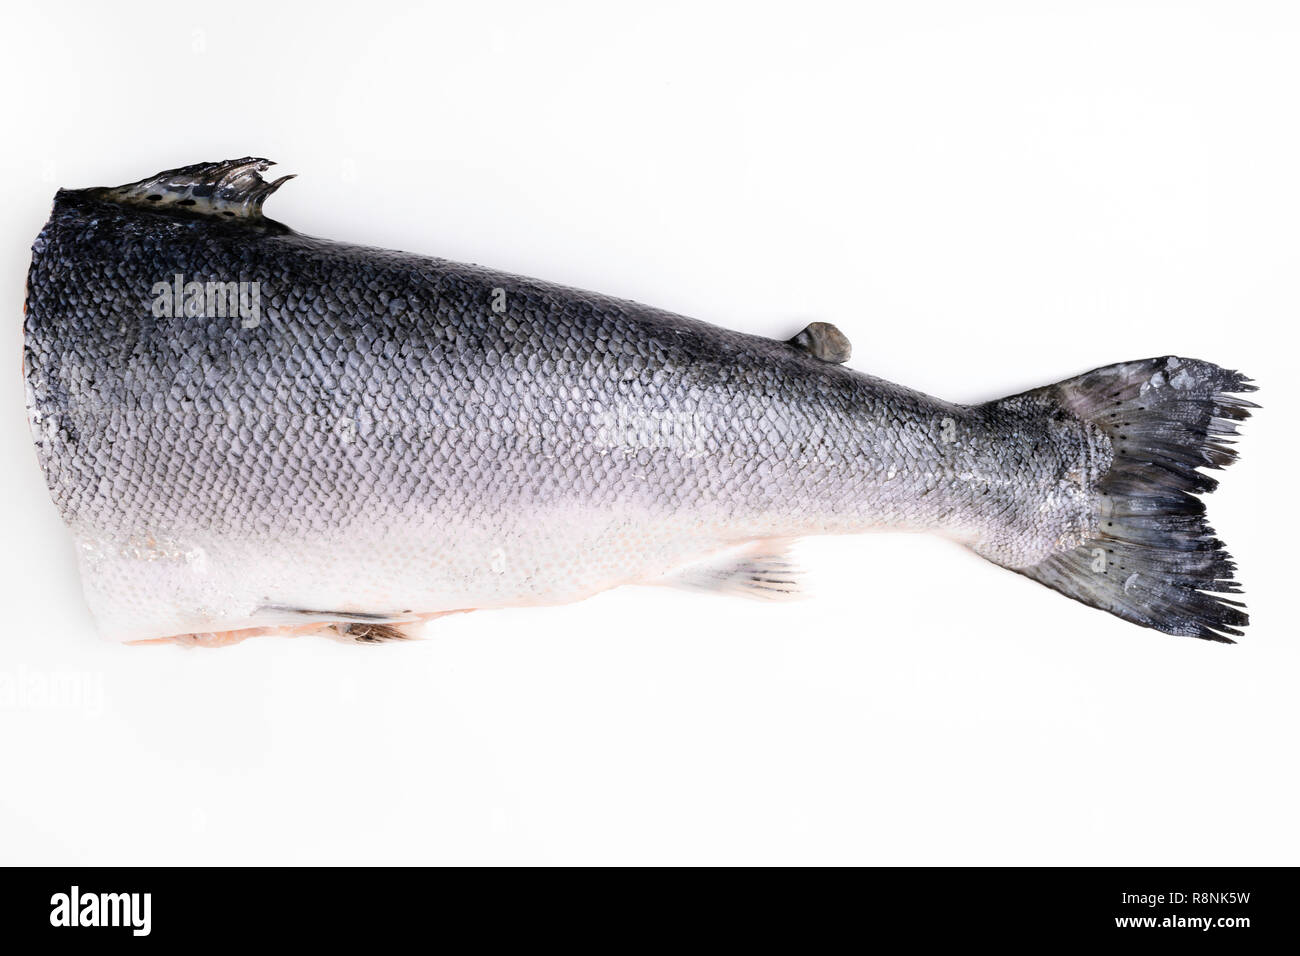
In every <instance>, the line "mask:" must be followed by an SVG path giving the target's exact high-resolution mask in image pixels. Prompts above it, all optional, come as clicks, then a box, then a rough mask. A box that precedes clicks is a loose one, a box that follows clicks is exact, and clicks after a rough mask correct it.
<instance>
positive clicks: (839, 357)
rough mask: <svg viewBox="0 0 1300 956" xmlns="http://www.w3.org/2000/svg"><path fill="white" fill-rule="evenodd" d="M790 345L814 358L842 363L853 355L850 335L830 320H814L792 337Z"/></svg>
mask: <svg viewBox="0 0 1300 956" xmlns="http://www.w3.org/2000/svg"><path fill="white" fill-rule="evenodd" d="M789 344H790V345H793V346H794V347H795V348H797V349H799V350H800V351H803V352H807V353H808V354H809V355H811V356H812V357H813V358H816V359H821V360H822V361H823V362H830V363H832V364H834V365H842V364H843V363H845V362H847V361H848V360H849V358H850V357H852V355H853V346H852V345H850V344H849V339H848V336H846V335H845V334H844V333H843V332H841V331H840V330H839V329H837V328H836V327H835V326H833V325H831V324H830V323H829V322H814V323H812V324H811V325H809V326H808V327H807V328H805V329H804V330H803V331H802V332H800V333H799V334H798V335H796V336H795V337H794V338H792V339H790V341H789Z"/></svg>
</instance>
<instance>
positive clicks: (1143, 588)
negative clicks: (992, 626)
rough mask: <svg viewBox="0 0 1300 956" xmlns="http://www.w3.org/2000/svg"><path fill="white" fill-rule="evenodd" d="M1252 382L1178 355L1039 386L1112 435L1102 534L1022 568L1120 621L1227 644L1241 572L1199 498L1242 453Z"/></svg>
mask: <svg viewBox="0 0 1300 956" xmlns="http://www.w3.org/2000/svg"><path fill="white" fill-rule="evenodd" d="M1249 383H1250V379H1248V378H1246V377H1245V376H1243V375H1241V374H1239V373H1237V372H1233V371H1229V370H1227V369H1223V368H1220V367H1219V366H1217V365H1212V364H1210V363H1209V362H1202V361H1198V360H1196V359H1184V358H1177V357H1174V356H1166V357H1164V358H1154V359H1144V360H1142V361H1137V362H1123V363H1121V364H1119V365H1110V366H1107V367H1105V368H1099V369H1095V370H1094V371H1091V372H1088V373H1086V374H1084V375H1080V376H1079V377H1077V378H1072V379H1068V380H1067V381H1064V382H1060V383H1058V384H1056V385H1049V386H1047V388H1045V389H1040V390H1039V392H1040V393H1047V394H1049V395H1050V396H1051V397H1052V398H1054V399H1055V401H1057V402H1059V403H1060V405H1062V406H1064V407H1065V408H1067V409H1068V410H1070V411H1071V412H1073V413H1074V414H1075V415H1076V416H1077V417H1079V418H1081V419H1084V420H1086V421H1089V422H1092V423H1094V424H1095V425H1097V426H1099V427H1100V428H1101V429H1102V430H1103V431H1104V432H1105V433H1106V435H1107V436H1108V437H1109V439H1110V441H1111V445H1112V449H1113V454H1114V459H1113V461H1112V462H1111V465H1110V468H1109V470H1108V471H1107V472H1106V474H1105V475H1104V476H1103V477H1102V479H1101V483H1100V485H1099V488H1098V490H1099V491H1100V492H1101V504H1100V506H1099V512H1098V515H1097V522H1096V525H1097V532H1096V534H1095V536H1094V537H1093V538H1092V539H1091V540H1089V541H1087V542H1085V543H1084V544H1083V545H1082V546H1080V547H1078V548H1075V549H1074V550H1071V551H1066V552H1061V553H1059V554H1055V555H1053V556H1051V557H1050V558H1047V559H1046V560H1044V561H1042V562H1040V563H1039V564H1036V565H1032V566H1030V567H1026V568H1018V569H1017V570H1018V571H1019V572H1020V573H1021V574H1024V575H1025V576H1027V577H1030V578H1033V579H1034V580H1035V581H1038V582H1040V583H1042V584H1045V585H1047V586H1048V587H1050V588H1054V589H1055V590H1057V591H1060V592H1061V593H1062V594H1065V595H1068V596H1069V597H1072V598H1074V599H1075V600H1078V601H1082V602H1083V603H1084V604H1088V605H1091V606H1092V607H1097V608H1101V609H1102V610H1106V611H1109V612H1111V613H1112V614H1116V615H1118V616H1119V617H1122V618H1124V619H1125V620H1128V621H1132V622H1134V623H1136V624H1141V625H1143V626H1145V627H1151V628H1155V629H1156V630H1159V631H1164V632H1166V633H1168V634H1179V635H1186V636H1189V637H1199V638H1203V639H1205V640H1211V641H1221V642H1224V643H1232V640H1231V638H1230V637H1229V636H1228V635H1235V636H1240V635H1241V633H1242V632H1241V628H1242V627H1244V626H1245V625H1246V623H1247V622H1248V620H1249V618H1248V617H1247V615H1246V612H1245V611H1244V610H1243V607H1244V605H1242V604H1241V603H1240V602H1238V601H1235V600H1230V599H1229V598H1226V597H1222V596H1221V595H1225V594H1238V593H1240V590H1241V588H1240V586H1239V585H1238V584H1237V582H1236V581H1235V580H1234V578H1233V574H1234V572H1235V571H1236V565H1235V564H1234V563H1233V561H1232V558H1231V556H1230V555H1229V554H1228V553H1227V552H1226V551H1225V550H1223V542H1221V541H1220V540H1218V538H1216V537H1215V535H1214V529H1213V528H1211V527H1210V526H1209V524H1208V523H1207V522H1206V520H1205V517H1204V513H1205V505H1204V504H1203V503H1202V502H1201V500H1200V499H1199V498H1197V497H1195V496H1196V495H1197V494H1205V493H1208V492H1211V491H1213V490H1214V489H1215V488H1216V487H1217V485H1218V482H1217V481H1215V479H1213V478H1211V477H1210V476H1209V475H1206V474H1203V473H1202V472H1201V471H1199V470H1198V469H1201V468H1210V469H1219V468H1223V467H1225V466H1227V465H1229V464H1231V463H1232V462H1233V461H1234V460H1235V459H1236V457H1237V455H1236V452H1235V451H1234V450H1233V449H1232V447H1231V446H1232V438H1233V436H1235V435H1236V434H1237V424H1238V423H1239V422H1241V421H1242V420H1243V419H1245V418H1246V417H1247V416H1248V415H1249V414H1250V409H1252V408H1257V407H1258V406H1257V405H1255V404H1254V403H1252V402H1248V401H1246V400H1244V399H1242V398H1238V397H1236V396H1235V395H1234V394H1232V393H1241V392H1252V391H1254V390H1255V386H1253V385H1251V384H1249Z"/></svg>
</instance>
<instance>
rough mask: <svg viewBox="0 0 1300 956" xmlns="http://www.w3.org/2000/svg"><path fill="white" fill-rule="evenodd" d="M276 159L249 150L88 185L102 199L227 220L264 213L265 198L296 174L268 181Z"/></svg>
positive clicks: (252, 216)
mask: <svg viewBox="0 0 1300 956" xmlns="http://www.w3.org/2000/svg"><path fill="white" fill-rule="evenodd" d="M274 165H275V163H274V161H272V160H269V159H262V158H260V157H256V156H245V157H244V158H243V159H227V160H222V161H221V162H216V163H195V164H194V165H192V166H181V167H179V168H177V169H168V170H164V171H163V172H161V173H158V174H157V175H154V176H149V177H146V178H145V179H141V180H139V181H138V182H134V183H127V184H125V185H123V186H104V187H101V188H99V189H92V190H88V192H89V193H90V194H91V195H92V196H93V197H94V198H96V199H101V200H104V201H107V202H115V203H122V204H125V205H130V206H141V207H143V208H146V209H155V210H162V209H166V210H167V211H169V212H185V213H190V214H198V215H204V216H213V217H216V218H219V219H226V220H232V219H233V220H257V219H261V218H262V204H263V203H264V202H266V200H267V197H269V196H270V195H271V194H272V193H274V192H275V191H276V190H277V189H279V188H280V187H281V186H283V185H284V184H285V183H286V182H288V181H289V180H290V179H293V178H294V177H293V175H292V174H290V175H288V176H281V177H280V178H279V179H275V180H272V181H271V182H267V181H266V180H264V179H263V178H262V176H261V173H262V172H263V171H265V170H267V169H269V168H270V167H272V166H274Z"/></svg>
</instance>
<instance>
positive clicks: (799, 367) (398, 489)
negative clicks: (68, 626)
mask: <svg viewBox="0 0 1300 956" xmlns="http://www.w3.org/2000/svg"><path fill="white" fill-rule="evenodd" d="M268 165H270V164H269V163H267V162H266V161H265V160H256V159H247V160H229V161H226V162H223V163H212V164H198V165H195V166H190V167H183V168H181V169H178V170H170V171H167V172H165V173H161V174H159V175H158V176H155V177H150V178H148V179H145V180H141V181H140V182H139V183H134V184H128V185H127V186H122V187H115V188H96V189H85V190H61V191H60V192H59V193H58V195H57V196H56V199H55V204H54V209H53V212H52V214H51V217H50V220H49V222H48V223H47V224H46V226H45V228H44V229H43V230H42V232H41V234H40V236H39V237H38V238H37V240H36V243H35V245H34V246H33V256H32V266H31V271H30V275H29V279H28V297H27V309H26V321H25V348H24V374H25V376H26V380H27V394H28V413H29V418H30V421H31V425H32V433H33V436H34V439H35V442H36V448H37V455H38V459H39V461H40V465H41V468H42V470H43V471H44V474H45V477H46V481H47V484H48V486H49V490H50V494H51V496H52V498H53V501H54V503H55V505H56V506H57V507H58V509H59V512H60V514H61V516H62V517H63V519H64V521H65V522H66V523H67V525H68V526H69V528H70V529H71V531H72V534H73V536H74V538H75V540H76V542H77V552H78V555H79V560H80V564H81V571H82V577H83V583H84V586H85V590H86V594H87V598H88V600H89V603H90V606H91V608H92V610H93V611H94V613H95V616H96V619H97V621H98V623H99V625H100V628H101V630H103V631H104V633H105V634H106V635H107V636H109V637H111V638H113V639H116V640H148V639H156V638H173V639H178V640H191V641H197V642H199V643H220V642H221V640H222V638H221V636H222V635H227V636H230V638H231V639H232V640H233V639H237V638H239V637H242V636H247V635H248V634H251V633H269V632H273V631H275V630H277V629H280V630H293V632H297V629H298V628H300V627H301V626H303V625H317V626H322V627H328V626H332V627H334V629H335V630H336V631H338V632H339V633H344V634H345V635H346V634H347V633H348V632H349V626H350V625H349V624H348V622H349V621H351V622H353V623H355V622H357V621H358V620H359V621H361V622H362V623H361V624H357V626H356V628H354V629H353V630H352V632H351V633H352V634H353V636H354V637H356V636H357V635H364V639H365V640H367V641H373V640H376V639H378V638H377V637H376V635H379V636H384V635H386V634H387V633H388V632H389V631H392V633H394V634H396V633H399V630H398V629H397V628H396V627H394V625H399V624H404V623H407V622H410V621H414V620H417V619H420V618H427V617H434V616H437V615H439V614H442V613H446V612H450V611H456V610H467V609H475V608H493V607H506V606H515V605H531V604H556V603H563V602H566V601H572V600H578V599H580V598H583V597H586V596H589V595H590V594H594V593H596V592H598V591H601V590H605V589H607V588H610V587H615V586H617V585H620V584H627V583H673V584H681V585H683V586H694V587H698V586H708V587H711V588H713V589H715V590H724V591H733V592H738V593H750V594H753V595H755V596H763V597H783V596H789V595H790V594H792V593H794V592H795V591H796V590H797V587H796V586H795V584H794V583H793V581H792V580H791V579H790V574H789V572H788V563H787V562H786V561H785V558H784V555H783V547H784V543H785V542H788V541H789V540H791V539H794V538H798V537H800V536H804V535H811V534H831V533H851V532H859V531H868V530H882V529H901V530H919V531H934V532H938V533H942V534H945V535H948V536H950V537H953V538H955V539H957V540H959V541H961V542H963V543H965V544H967V545H969V546H971V547H972V548H973V549H974V550H975V551H976V552H977V553H979V554H981V555H983V556H984V557H987V558H989V559H990V560H993V561H995V562H996V563H998V564H1001V565H1003V566H1006V567H1009V568H1011V569H1013V570H1017V571H1019V572H1021V573H1024V574H1028V575H1029V576H1031V577H1035V578H1037V579H1039V580H1042V581H1043V583H1046V584H1048V585H1049V586H1052V587H1055V588H1057V589H1058V590H1061V591H1063V592H1065V593H1067V594H1069V595H1070V596H1072V597H1076V598H1078V599H1080V600H1084V601H1086V602H1087V603H1090V604H1093V605H1094V606H1098V607H1102V608H1104V609H1105V610H1109V611H1112V612H1113V613H1116V614H1118V615H1120V616H1121V617H1125V618H1126V619H1128V620H1131V621H1135V622H1136V623H1140V624H1145V625H1147V626H1151V627H1156V628H1158V629H1162V630H1167V631H1170V632H1172V633H1184V634H1192V635H1194V636H1200V637H1212V638H1215V639H1223V633H1221V632H1225V633H1239V632H1238V631H1236V630H1235V627H1236V626H1237V625H1240V624H1242V623H1244V622H1245V615H1244V614H1243V613H1241V612H1240V611H1238V610H1236V609H1235V608H1232V607H1230V606H1228V605H1226V604H1223V603H1222V602H1221V601H1220V600H1218V599H1213V598H1207V597H1205V595H1203V594H1202V593H1201V591H1202V590H1203V589H1206V588H1209V589H1214V590H1220V591H1227V590H1233V589H1235V584H1233V583H1232V582H1231V580H1230V573H1225V572H1230V567H1229V564H1230V562H1228V559H1227V556H1226V555H1224V554H1222V552H1221V551H1219V550H1218V548H1217V542H1215V545H1214V546H1209V545H1208V542H1210V541H1211V540H1212V538H1211V537H1210V535H1211V532H1210V530H1209V528H1208V526H1204V522H1203V521H1202V520H1201V519H1200V518H1199V512H1196V511H1195V506H1196V505H1199V501H1198V500H1197V499H1196V498H1194V497H1192V495H1191V494H1190V492H1193V491H1203V490H1208V488H1206V487H1204V485H1203V484H1202V482H1203V481H1204V480H1206V479H1204V476H1203V475H1201V474H1200V473H1199V472H1198V471H1196V470H1195V469H1196V467H1197V466H1199V465H1205V466H1208V467H1214V466H1217V465H1220V464H1225V463H1226V462H1227V461H1228V460H1230V453H1227V452H1226V451H1225V450H1224V449H1223V447H1222V443H1223V441H1225V439H1224V438H1223V435H1225V434H1229V433H1230V432H1231V427H1232V424H1233V422H1234V421H1236V420H1239V419H1240V418H1242V417H1244V415H1245V409H1246V408H1247V407H1249V405H1250V403H1248V402H1244V401H1242V400H1240V399H1235V398H1232V397H1231V396H1229V395H1228V394H1227V393H1229V392H1234V391H1246V390H1249V389H1250V388H1251V386H1249V385H1247V384H1246V380H1245V379H1244V378H1242V377H1241V376H1239V375H1237V373H1234V372H1228V371H1226V370H1223V369H1220V368H1218V367H1217V366H1214V365H1211V364H1210V363H1204V362H1198V361H1196V360H1190V359H1187V360H1183V359H1176V358H1173V357H1165V358H1161V359H1150V360H1144V362H1141V363H1124V364H1122V365H1119V366H1111V367H1108V369H1101V370H1096V371H1095V372H1092V373H1088V374H1087V375H1085V376H1080V377H1079V378H1078V379H1072V380H1070V381H1068V382H1063V383H1058V384H1057V385H1055V386H1048V387H1046V388H1045V389H1038V390H1035V391H1033V392H1029V393H1025V394H1024V395H1020V396H1013V397H1011V398H1008V399H1002V400H999V401H996V402H990V403H986V404H983V405H977V406H962V405H956V404H952V403H949V402H944V401H941V400H939V399H935V398H931V397H929V396H926V395H922V394H920V393H918V392H915V391H912V390H910V389H907V388H904V387H902V386H899V385H894V384H892V383H889V382H885V381H883V380H881V379H877V378H873V377H871V376H868V375H865V374H862V373H860V372H856V371H853V370H851V369H849V368H848V367H846V366H845V365H844V364H842V363H843V362H844V360H845V359H846V358H847V357H848V354H849V350H848V341H847V339H846V338H845V337H844V336H843V335H842V334H841V333H840V332H839V331H838V330H836V329H835V328H834V327H833V326H829V325H826V324H825V323H814V325H812V326H809V327H808V328H807V329H805V330H804V331H803V332H801V333H799V335H797V336H795V337H794V338H793V339H792V340H790V341H787V342H783V341H775V340H771V339H766V338H762V337H759V336H753V335H746V334H743V333H739V332H734V331H729V330H726V329H722V328H718V327H716V326H712V325H709V324H707V323H704V322H700V321H696V320H693V319H689V318H685V317H682V316H677V315H673V314H671V313H668V312H664V311H661V310H658V309H653V308H650V307H647V306H643V305H639V304H636V303H632V302H627V301H623V300H619V299H615V298H611V297H608V296H603V295H598V294H595V293H590V292H583V291H580V290H575V289H569V288H565V287H562V286H558V285H553V284H550V283H546V282H541V281H538V280H534V279H527V278H523V277H519V276H514V275H509V274H505V273H500V272H495V271H492V270H489V269H485V268H481V267H478V266H472V265H464V264H458V263H453V262H448V261H445V260H442V259H437V258H429V257H423V256H416V255H411V254H407V253H401V252H393V251H388V250H381V249H372V248H365V247H360V246H355V245H348V244H343V243H335V242H330V241H326V240H322V239H316V238H311V237H307V236H303V235H299V234H298V233H296V232H294V231H293V230H291V229H289V228H288V227H286V226H284V225H282V224H280V223H277V222H275V221H273V220H270V219H267V218H265V217H264V216H263V214H262V211H261V204H262V202H263V201H265V199H266V197H267V196H268V195H270V193H271V191H272V190H273V189H274V187H275V186H277V185H278V184H279V183H280V182H282V181H283V180H277V181H276V183H266V182H264V181H263V180H262V178H261V177H260V175H259V173H260V171H262V170H264V169H265V168H266V167H267V166H268ZM178 277H179V278H178ZM189 283H199V284H200V285H201V286H202V287H203V288H204V289H206V284H207V283H222V284H224V283H235V284H239V283H244V284H245V286H246V288H247V289H248V290H249V294H248V295H246V296H244V297H243V298H241V299H240V302H239V309H238V310H237V311H238V314H234V312H235V310H232V309H226V310H225V311H224V312H223V311H222V310H221V309H220V308H216V309H214V308H213V306H214V300H212V299H210V298H207V299H202V298H200V299H199V300H196V299H195V298H194V297H188V298H187V297H186V296H185V295H182V296H180V297H176V296H174V295H172V292H174V291H175V290H181V291H182V292H183V291H184V290H185V288H186V285H187V284H189ZM223 288H224V287H223ZM253 289H255V290H256V293H255V295H254V294H253V292H252V290H253ZM160 290H166V295H168V296H171V297H170V298H168V299H167V302H166V303H164V307H161V308H160V301H161V297H163V296H164V293H163V292H160ZM241 295H243V292H242V291H241ZM233 301H234V300H233V299H230V300H229V301H228V303H227V304H229V303H231V302H233ZM215 304H216V305H220V303H219V302H215ZM213 312H216V313H217V314H210V313H213ZM1170 363H1178V365H1177V368H1178V369H1181V373H1182V376H1183V378H1181V379H1180V378H1177V372H1173V373H1171V374H1172V376H1173V377H1169V376H1166V377H1165V378H1164V379H1162V381H1163V382H1164V385H1163V388H1164V391H1163V392H1161V393H1160V394H1161V399H1162V401H1160V402H1146V404H1145V405H1141V406H1139V402H1140V401H1146V400H1145V399H1141V395H1144V394H1146V391H1150V385H1151V382H1152V381H1153V380H1154V376H1156V375H1164V374H1165V372H1167V371H1169V369H1170V368H1171V366H1170ZM1090 376H1091V377H1090ZM1174 381H1178V382H1179V383H1180V386H1182V387H1179V388H1175V387H1174V386H1173V385H1172V384H1170V383H1172V382H1174ZM1144 384H1145V385H1146V386H1147V389H1146V391H1141V387H1142V385H1144ZM1103 393H1105V394H1104V395H1103ZM1106 398H1109V399H1110V400H1111V402H1112V404H1111V405H1110V406H1109V407H1110V408H1112V409H1113V408H1115V407H1119V408H1120V409H1121V410H1122V412H1123V413H1124V415H1125V416H1128V417H1132V418H1134V419H1136V420H1137V425H1132V424H1128V425H1123V424H1120V423H1117V422H1116V421H1115V420H1113V419H1114V414H1109V413H1107V412H1106V409H1105V407H1103V406H1104V405H1105V401H1104V399H1106ZM1165 399H1168V400H1167V401H1165ZM1115 401H1118V406H1116V405H1115V404H1114V402H1115ZM1126 421H1127V418H1126ZM1125 427H1127V428H1129V430H1130V431H1135V432H1136V433H1138V434H1139V435H1140V437H1141V439H1142V440H1144V441H1146V442H1148V443H1149V444H1148V446H1146V447H1143V448H1140V449H1136V450H1135V451H1133V452H1132V453H1130V452H1129V451H1128V450H1126V449H1127V447H1128V446H1126V445H1124V443H1123V441H1122V440H1121V437H1120V436H1121V434H1122V431H1123V428H1125ZM1125 440H1128V439H1125ZM1225 454H1226V455H1228V456H1229V457H1224V455H1225ZM1143 467H1146V468H1148V469H1149V471H1148V478H1149V481H1148V485H1147V487H1145V488H1141V487H1139V488H1137V490H1134V489H1133V483H1134V481H1139V484H1140V477H1141V469H1142V468H1143ZM1135 475H1137V478H1135V477H1134V476H1135ZM1113 483H1122V485H1123V487H1122V488H1120V487H1119V485H1118V484H1116V486H1115V488H1112V487H1111V484H1113ZM1193 503H1194V504H1193ZM1116 507H1118V508H1119V510H1120V511H1122V512H1123V511H1125V509H1128V510H1132V511H1134V515H1133V516H1132V517H1128V518H1123V519H1122V521H1121V524H1122V525H1123V526H1124V528H1125V529H1127V530H1126V531H1125V532H1124V535H1119V536H1117V535H1118V532H1114V531H1105V530H1103V528H1104V525H1103V516H1104V515H1107V514H1111V515H1113V514H1114V513H1115V511H1116ZM1126 522H1127V523H1126ZM1110 527H1111V528H1113V527H1114V522H1113V521H1112V524H1111V525H1110ZM1144 536H1145V537H1144ZM1153 536H1154V538H1155V539H1157V540H1147V539H1149V538H1152V537H1153ZM1107 548H1110V549H1111V551H1112V552H1115V551H1116V548H1118V552H1117V553H1118V554H1119V556H1120V557H1119V558H1117V559H1116V560H1117V561H1118V560H1120V558H1123V559H1126V560H1127V561H1128V562H1129V564H1130V565H1132V569H1130V568H1129V567H1128V566H1126V567H1125V572H1126V574H1125V578H1124V580H1125V581H1129V580H1130V578H1129V576H1130V575H1132V574H1134V573H1137V574H1138V575H1139V581H1140V582H1141V583H1142V587H1136V588H1135V586H1134V585H1133V584H1132V583H1130V584H1129V586H1128V587H1127V588H1125V587H1124V586H1123V585H1122V583H1120V582H1118V579H1117V573H1118V571H1114V572H1108V571H1107V570H1105V569H1103V570H1101V571H1088V572H1086V573H1085V572H1083V571H1080V570H1079V565H1080V562H1082V561H1083V558H1084V557H1086V556H1089V555H1094V554H1095V552H1096V551H1097V550H1098V549H1100V550H1101V552H1102V554H1103V555H1104V554H1105V553H1106V550H1107ZM1142 548H1147V549H1148V550H1149V551H1150V554H1149V555H1147V556H1146V557H1145V558H1144V557H1143V552H1142V551H1141V549H1142ZM1135 549H1137V550H1135ZM1170 554H1173V555H1174V556H1175V557H1174V558H1170V557H1169V555H1170ZM1094 563H1096V560H1094ZM770 569H780V570H779V573H776V572H774V571H771V570H770ZM1134 569H1136V570H1134ZM1144 574H1145V575H1146V576H1145V577H1143V575H1144ZM777 578H779V579H780V580H781V581H782V582H784V586H780V587H777V586H774V585H772V580H775V579H777ZM1148 581H1149V584H1148V583H1147V582H1148ZM1144 589H1146V590H1144ZM1198 595H1199V596H1198ZM367 622H368V623H367ZM386 629H387V630H386ZM194 635H202V636H203V637H202V638H201V639H200V638H195V637H194ZM213 635H216V636H217V637H216V638H215V639H214V638H213V637H212V636H213ZM356 639H362V638H361V637H356Z"/></svg>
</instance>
